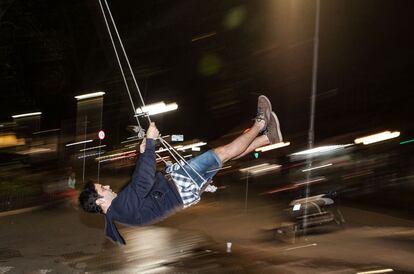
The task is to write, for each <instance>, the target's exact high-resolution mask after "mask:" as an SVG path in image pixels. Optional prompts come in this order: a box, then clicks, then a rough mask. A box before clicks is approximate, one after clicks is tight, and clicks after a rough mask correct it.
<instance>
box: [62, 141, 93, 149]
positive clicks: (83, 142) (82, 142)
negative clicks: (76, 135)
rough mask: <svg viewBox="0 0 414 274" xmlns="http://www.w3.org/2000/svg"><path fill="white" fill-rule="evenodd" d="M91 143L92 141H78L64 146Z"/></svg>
mask: <svg viewBox="0 0 414 274" xmlns="http://www.w3.org/2000/svg"><path fill="white" fill-rule="evenodd" d="M90 142H93V140H86V141H80V142H76V143H70V144H66V146H67V147H70V146H75V145H80V144H85V143H90Z"/></svg>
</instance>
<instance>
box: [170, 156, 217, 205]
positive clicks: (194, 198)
mask: <svg viewBox="0 0 414 274" xmlns="http://www.w3.org/2000/svg"><path fill="white" fill-rule="evenodd" d="M180 165H181V166H184V165H185V163H184V162H183V161H180V164H178V163H175V164H172V165H169V166H167V168H166V169H165V171H166V172H167V173H169V174H170V176H171V179H173V181H174V183H175V185H176V186H177V190H178V193H179V194H180V196H181V199H182V200H183V205H184V208H187V207H190V206H192V205H195V204H197V203H198V202H199V201H200V200H201V193H202V192H203V191H207V192H215V191H216V189H217V187H215V186H212V185H208V186H207V187H206V188H205V189H202V188H203V186H204V185H205V183H206V181H207V180H203V182H202V184H201V187H200V186H199V185H198V184H197V183H196V182H194V180H193V179H191V178H190V177H189V176H188V175H182V174H180V173H178V172H177V171H178V170H179V169H181V166H180Z"/></svg>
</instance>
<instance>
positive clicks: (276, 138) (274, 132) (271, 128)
mask: <svg viewBox="0 0 414 274" xmlns="http://www.w3.org/2000/svg"><path fill="white" fill-rule="evenodd" d="M264 134H266V136H267V138H268V139H269V142H270V143H271V144H276V143H280V142H282V141H283V137H282V133H281V132H280V124H279V119H278V118H277V116H276V113H274V112H273V111H272V112H271V115H270V120H269V123H268V125H267V129H266V131H265V133H264Z"/></svg>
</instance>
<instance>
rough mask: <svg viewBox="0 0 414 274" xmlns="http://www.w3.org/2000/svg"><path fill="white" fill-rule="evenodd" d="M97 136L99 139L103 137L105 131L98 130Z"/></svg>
mask: <svg viewBox="0 0 414 274" xmlns="http://www.w3.org/2000/svg"><path fill="white" fill-rule="evenodd" d="M98 137H99V139H101V140H103V139H105V132H104V131H103V130H100V131H99V132H98Z"/></svg>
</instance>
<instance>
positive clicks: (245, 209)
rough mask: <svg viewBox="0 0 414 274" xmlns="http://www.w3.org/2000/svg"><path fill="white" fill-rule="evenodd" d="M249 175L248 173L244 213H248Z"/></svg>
mask: <svg viewBox="0 0 414 274" xmlns="http://www.w3.org/2000/svg"><path fill="white" fill-rule="evenodd" d="M249 173H250V172H247V176H246V197H245V199H244V212H245V213H246V212H247V199H248V197H249Z"/></svg>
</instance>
